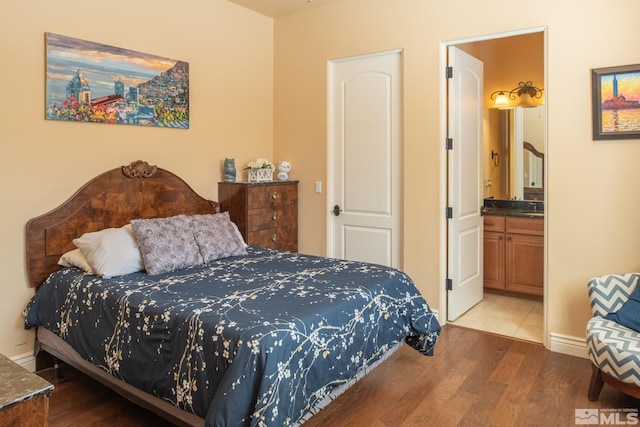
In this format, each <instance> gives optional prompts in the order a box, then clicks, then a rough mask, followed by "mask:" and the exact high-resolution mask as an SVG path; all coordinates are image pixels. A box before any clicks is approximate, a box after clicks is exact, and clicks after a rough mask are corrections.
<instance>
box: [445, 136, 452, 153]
mask: <svg viewBox="0 0 640 427" xmlns="http://www.w3.org/2000/svg"><path fill="white" fill-rule="evenodd" d="M446 147H447V150H453V138H447V142H446Z"/></svg>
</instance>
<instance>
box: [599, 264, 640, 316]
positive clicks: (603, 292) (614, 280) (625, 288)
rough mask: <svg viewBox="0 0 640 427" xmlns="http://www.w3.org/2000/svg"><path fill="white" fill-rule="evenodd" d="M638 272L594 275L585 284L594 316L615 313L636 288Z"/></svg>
mask: <svg viewBox="0 0 640 427" xmlns="http://www.w3.org/2000/svg"><path fill="white" fill-rule="evenodd" d="M639 279H640V273H625V274H605V275H603V276H598V277H594V278H592V279H591V280H589V283H588V284H587V286H588V288H589V302H590V303H591V313H592V314H593V315H594V316H600V317H605V316H606V315H607V314H609V313H615V312H616V311H618V310H620V307H622V305H623V304H624V303H625V302H626V301H627V300H628V299H629V296H630V295H631V293H632V292H633V290H634V289H635V288H636V285H637V283H638V280H639Z"/></svg>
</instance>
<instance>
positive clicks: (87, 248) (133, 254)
mask: <svg viewBox="0 0 640 427" xmlns="http://www.w3.org/2000/svg"><path fill="white" fill-rule="evenodd" d="M73 244H74V245H76V246H77V247H78V249H80V251H81V252H82V255H84V257H85V258H86V259H87V263H88V264H89V266H90V267H91V269H92V270H93V271H94V273H95V274H96V275H98V276H101V277H115V276H122V275H124V274H130V273H135V272H136V271H141V270H144V264H143V263H142V256H141V255H140V249H139V248H138V244H137V242H136V239H135V237H134V235H133V229H132V228H131V224H127V225H125V226H123V227H120V228H106V229H104V230H101V231H94V232H92V233H85V234H83V235H82V236H80V237H78V238H77V239H73Z"/></svg>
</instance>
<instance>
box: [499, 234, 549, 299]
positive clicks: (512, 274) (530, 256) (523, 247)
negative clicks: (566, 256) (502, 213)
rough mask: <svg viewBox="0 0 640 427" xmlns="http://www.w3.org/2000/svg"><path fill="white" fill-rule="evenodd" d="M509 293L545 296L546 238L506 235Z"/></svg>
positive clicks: (507, 284) (506, 285) (506, 286)
mask: <svg viewBox="0 0 640 427" xmlns="http://www.w3.org/2000/svg"><path fill="white" fill-rule="evenodd" d="M506 239H507V241H506V264H507V265H506V273H507V277H506V283H505V289H506V290H508V291H514V292H522V293H527V294H531V295H539V296H542V295H543V265H544V237H543V236H536V235H526V234H511V233H507V234H506Z"/></svg>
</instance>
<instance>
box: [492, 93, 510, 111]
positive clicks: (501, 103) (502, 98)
mask: <svg viewBox="0 0 640 427" xmlns="http://www.w3.org/2000/svg"><path fill="white" fill-rule="evenodd" d="M493 105H494V106H495V107H497V108H505V107H508V106H509V99H508V98H507V95H505V94H504V92H500V93H499V94H498V96H496V100H495V102H494V104H493Z"/></svg>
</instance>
